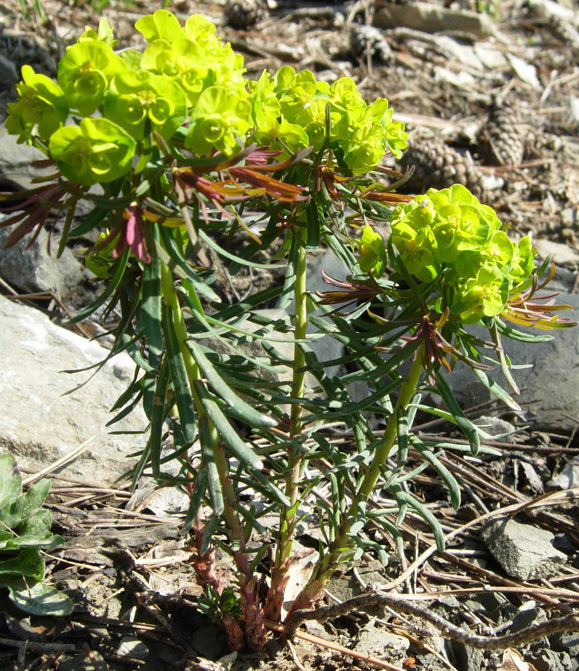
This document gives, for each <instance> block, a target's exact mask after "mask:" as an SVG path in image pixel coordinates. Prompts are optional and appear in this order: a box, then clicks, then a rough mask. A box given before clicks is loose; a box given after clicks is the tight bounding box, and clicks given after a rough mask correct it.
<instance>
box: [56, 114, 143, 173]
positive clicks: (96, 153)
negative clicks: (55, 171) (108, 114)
mask: <svg viewBox="0 0 579 671" xmlns="http://www.w3.org/2000/svg"><path fill="white" fill-rule="evenodd" d="M135 148H136V142H135V140H134V139H133V138H132V137H131V136H130V135H129V134H128V133H127V132H126V131H125V130H123V129H122V128H121V127H120V126H118V125H117V124H115V123H113V122H112V121H109V120H108V119H90V118H89V119H83V120H82V121H81V122H80V125H79V126H65V127H63V128H59V129H58V130H57V131H56V132H55V133H53V135H52V137H51V138H50V143H49V145H48V150H49V153H50V156H51V157H52V159H53V160H54V162H55V163H56V165H57V166H58V168H59V170H60V172H61V173H62V174H63V175H64V177H66V178H67V179H69V180H71V181H72V182H76V183H77V184H81V185H82V186H92V185H93V184H97V183H99V182H101V183H106V182H112V181H113V180H115V179H118V178H119V177H122V176H123V175H125V174H126V173H127V172H128V171H129V170H130V169H131V165H132V160H133V155H134V153H135Z"/></svg>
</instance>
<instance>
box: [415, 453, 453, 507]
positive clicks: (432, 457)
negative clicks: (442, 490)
mask: <svg viewBox="0 0 579 671" xmlns="http://www.w3.org/2000/svg"><path fill="white" fill-rule="evenodd" d="M413 447H415V448H416V449H417V450H418V452H419V453H420V456H421V457H422V458H423V459H425V460H426V461H427V462H428V463H429V464H430V465H431V466H432V467H433V468H434V469H435V470H436V472H437V473H438V475H439V476H440V478H441V480H442V481H443V482H444V484H445V485H446V487H447V488H448V492H449V494H450V501H451V503H452V507H453V508H454V509H455V510H458V509H459V508H460V487H459V485H458V482H457V480H456V478H455V477H454V475H453V474H452V473H451V472H450V471H449V470H448V468H447V467H446V466H445V465H444V464H443V463H441V462H440V460H439V459H438V457H437V456H436V454H434V452H431V451H430V450H428V449H427V448H426V446H425V445H424V443H422V441H420V440H416V441H413Z"/></svg>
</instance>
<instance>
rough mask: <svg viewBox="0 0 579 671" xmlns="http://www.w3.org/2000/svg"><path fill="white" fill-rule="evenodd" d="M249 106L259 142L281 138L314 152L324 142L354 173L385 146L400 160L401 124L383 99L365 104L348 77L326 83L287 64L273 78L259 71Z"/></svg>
mask: <svg viewBox="0 0 579 671" xmlns="http://www.w3.org/2000/svg"><path fill="white" fill-rule="evenodd" d="M253 105H254V115H255V122H256V137H257V138H258V139H259V141H261V142H264V143H266V144H274V143H275V141H276V140H277V139H278V138H280V139H281V140H282V141H283V143H284V144H285V145H286V146H288V147H289V148H290V149H292V150H295V149H298V148H300V147H307V146H312V147H313V148H314V151H319V150H320V149H322V147H323V146H324V145H325V144H326V142H327V146H328V148H329V149H332V150H333V151H334V152H335V153H336V155H337V157H338V159H339V160H341V161H343V163H344V164H345V165H346V166H347V168H348V169H349V170H351V171H352V173H354V174H361V173H364V172H368V171H369V170H372V169H373V168H375V167H376V166H377V165H378V164H379V163H380V161H381V160H382V158H383V157H384V154H385V153H386V152H387V151H388V150H389V151H390V152H391V153H392V154H393V155H394V156H396V157H398V158H399V157H400V156H401V154H402V151H403V150H404V149H406V139H407V137H408V136H407V134H406V133H405V132H404V124H403V123H401V122H399V121H392V109H391V108H389V107H388V101H387V100H386V98H377V99H376V100H375V101H374V102H373V103H371V104H369V103H367V102H366V101H365V100H364V99H363V98H362V96H361V95H360V92H359V91H358V88H357V86H356V84H355V82H354V81H353V80H352V79H349V78H348V77H342V78H341V79H338V80H337V81H335V82H334V83H333V84H331V85H330V84H328V83H327V82H325V81H316V78H315V76H314V74H313V73H312V72H310V71H309V70H303V71H302V72H299V73H296V72H295V70H294V69H293V68H292V67H290V66H288V65H286V66H284V67H281V68H280V69H279V70H278V71H277V72H276V74H275V76H274V77H273V78H270V77H269V74H268V73H264V74H263V75H262V77H261V79H260V80H259V82H258V83H257V85H255V86H254V87H253ZM328 113H329V124H328V119H327V115H328ZM328 128H329V137H326V136H327V132H328Z"/></svg>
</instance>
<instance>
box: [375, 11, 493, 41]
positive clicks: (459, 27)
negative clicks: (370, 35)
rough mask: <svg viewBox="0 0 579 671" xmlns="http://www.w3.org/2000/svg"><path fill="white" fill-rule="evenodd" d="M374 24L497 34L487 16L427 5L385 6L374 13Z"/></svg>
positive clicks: (433, 31) (476, 33)
mask: <svg viewBox="0 0 579 671" xmlns="http://www.w3.org/2000/svg"><path fill="white" fill-rule="evenodd" d="M374 25H375V26H378V27H379V28H397V27H398V26H406V27H407V28H413V29H414V30H421V31H422V32H425V33H439V32H451V31H461V32H466V33H472V34H473V35H476V36H477V37H488V36H489V35H493V34H494V32H495V28H494V26H493V23H492V21H491V19H490V18H489V17H488V16H487V15H485V14H477V13H476V12H471V11H468V10H462V9H445V8H444V7H440V6H438V5H432V4H429V3H427V2H409V3H407V4H403V5H401V4H399V3H397V2H392V3H389V2H385V3H381V5H380V8H379V9H377V11H376V12H375V14H374Z"/></svg>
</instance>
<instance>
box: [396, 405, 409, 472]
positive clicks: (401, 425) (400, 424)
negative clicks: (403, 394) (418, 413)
mask: <svg viewBox="0 0 579 671" xmlns="http://www.w3.org/2000/svg"><path fill="white" fill-rule="evenodd" d="M396 419H397V420H398V421H397V431H398V455H397V463H398V468H399V469H401V468H402V467H403V466H404V464H405V463H406V458H407V457H408V412H407V411H406V410H404V409H402V408H399V409H398V415H397V417H396Z"/></svg>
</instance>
